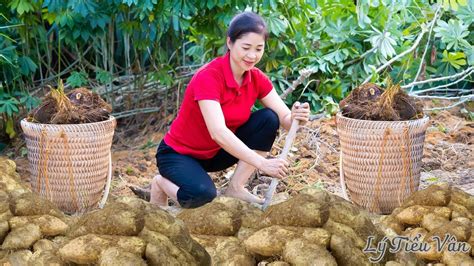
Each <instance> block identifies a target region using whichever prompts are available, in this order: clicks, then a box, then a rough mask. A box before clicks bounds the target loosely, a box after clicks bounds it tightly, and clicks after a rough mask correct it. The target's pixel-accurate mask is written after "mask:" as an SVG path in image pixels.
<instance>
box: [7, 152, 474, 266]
mask: <svg viewBox="0 0 474 266" xmlns="http://www.w3.org/2000/svg"><path fill="white" fill-rule="evenodd" d="M18 179H19V177H18V174H16V173H15V168H14V163H13V162H12V161H9V160H4V159H3V160H2V158H0V246H1V248H0V265H3V264H4V263H7V264H8V263H10V264H11V265H75V264H93V265H97V264H99V265H147V264H148V265H391V266H394V265H427V264H428V263H433V264H436V263H439V262H441V263H443V265H447V266H450V265H473V263H474V260H473V251H472V249H469V250H468V251H466V252H460V251H458V252H452V251H449V248H452V247H451V246H449V245H448V244H449V243H453V242H450V241H448V242H447V243H448V244H447V245H446V246H445V247H444V248H443V249H442V250H441V251H440V252H436V250H435V249H434V248H432V249H431V250H430V251H429V252H414V251H406V250H400V251H399V252H396V253H391V252H389V250H388V249H389V248H391V246H385V250H386V252H380V250H381V249H379V250H377V246H378V245H379V247H380V245H381V244H383V243H387V238H388V239H390V240H392V239H394V238H395V237H398V236H407V237H410V238H411V239H412V240H413V241H414V243H417V244H420V243H422V242H423V243H427V245H430V246H433V245H435V243H434V242H433V241H432V240H430V239H431V238H432V237H433V236H439V237H441V238H442V239H443V238H444V236H445V235H446V234H448V235H450V236H454V237H455V238H456V241H457V242H456V243H465V245H466V246H468V247H469V248H470V247H471V246H474V232H473V228H474V227H473V215H474V196H472V195H469V194H467V193H465V192H463V191H461V190H459V189H457V188H453V187H450V186H448V185H446V184H438V185H432V186H430V187H428V188H427V189H425V190H420V191H418V192H416V193H414V194H412V195H411V196H410V197H409V198H408V199H407V200H406V201H405V202H404V203H403V205H402V207H400V208H398V209H395V210H394V211H393V213H392V214H391V215H388V216H382V219H381V222H379V223H376V224H374V222H373V221H377V220H379V219H376V218H377V217H373V216H370V215H369V214H368V213H367V212H366V211H364V210H361V209H359V208H358V207H356V206H355V205H353V204H351V203H350V202H348V201H346V200H344V199H342V198H340V197H338V196H335V195H332V194H329V193H327V192H325V191H322V190H318V189H314V188H311V189H306V190H304V191H302V192H300V194H298V195H296V196H294V197H292V198H291V199H289V200H287V201H285V202H282V203H278V204H276V205H273V206H270V207H269V208H268V209H267V210H266V211H262V210H260V209H259V208H257V207H254V206H253V205H250V204H248V203H245V202H242V201H239V200H236V199H233V198H226V197H218V198H216V199H215V200H214V201H212V202H211V203H208V204H206V205H204V206H202V207H200V208H196V209H186V210H183V211H181V212H180V213H179V214H178V216H177V218H179V219H176V218H175V217H173V216H172V215H170V214H169V213H167V212H166V211H164V210H161V209H159V208H157V207H154V206H151V205H150V204H149V203H148V202H145V201H143V200H141V199H138V198H126V197H123V198H118V199H115V200H114V201H112V202H110V203H108V204H107V206H106V207H105V208H104V209H102V210H97V211H93V212H90V213H88V214H85V215H83V216H79V217H71V216H67V215H64V214H63V213H61V212H60V211H59V210H58V209H56V208H55V207H54V206H52V205H51V203H50V202H48V201H46V200H43V199H40V198H38V197H36V196H35V195H33V194H32V193H31V192H30V191H29V190H28V189H27V188H26V187H24V186H23V185H22V184H21V182H19V181H18ZM418 234H419V237H418V238H415V237H416V235H418ZM369 239H371V240H370V241H369ZM364 250H365V251H364ZM370 259H376V260H377V262H373V261H372V262H371V261H370Z"/></svg>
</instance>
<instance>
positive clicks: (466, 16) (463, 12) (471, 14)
mask: <svg viewBox="0 0 474 266" xmlns="http://www.w3.org/2000/svg"><path fill="white" fill-rule="evenodd" d="M455 14H456V17H457V18H459V20H461V21H464V23H466V24H467V25H470V24H472V23H474V0H469V2H468V3H467V4H466V6H465V7H461V8H460V9H459V10H458V11H456V12H455Z"/></svg>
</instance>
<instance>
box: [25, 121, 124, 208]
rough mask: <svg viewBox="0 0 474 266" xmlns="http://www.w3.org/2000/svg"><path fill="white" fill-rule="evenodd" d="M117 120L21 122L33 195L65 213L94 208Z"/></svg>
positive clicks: (105, 171)
mask: <svg viewBox="0 0 474 266" xmlns="http://www.w3.org/2000/svg"><path fill="white" fill-rule="evenodd" d="M115 125H116V120H115V118H113V117H110V118H109V119H108V120H106V121H101V122H96V123H87V124H68V125H55V124H38V123H31V122H28V121H26V120H25V119H23V120H22V121H21V127H22V129H23V131H24V133H25V139H26V145H27V148H28V161H29V164H30V184H31V188H32V190H33V191H34V192H36V193H38V194H39V195H40V196H41V197H43V198H46V199H48V200H50V201H52V202H53V203H54V204H56V206H58V208H59V209H61V210H62V211H64V212H66V213H76V212H86V211H89V210H91V209H94V208H95V207H97V203H98V202H99V200H100V198H101V195H102V191H103V189H104V186H105V183H106V178H107V173H108V171H109V169H108V168H109V156H110V148H111V146H112V138H113V135H114V129H115Z"/></svg>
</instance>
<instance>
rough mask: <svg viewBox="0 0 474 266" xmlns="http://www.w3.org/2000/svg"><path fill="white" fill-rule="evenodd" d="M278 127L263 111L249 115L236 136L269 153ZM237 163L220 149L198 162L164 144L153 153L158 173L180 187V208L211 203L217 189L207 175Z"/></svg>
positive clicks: (270, 113)
mask: <svg viewBox="0 0 474 266" xmlns="http://www.w3.org/2000/svg"><path fill="white" fill-rule="evenodd" d="M191 123H192V122H191ZM279 126H280V122H279V120H278V116H277V114H276V113H275V112H273V111H272V110H271V109H268V108H264V109H261V110H259V111H256V112H254V113H252V114H251V115H250V118H249V120H248V121H247V122H246V123H245V124H243V125H242V126H241V127H240V128H238V129H237V131H236V133H235V135H236V136H237V137H238V138H239V139H240V140H242V142H243V143H245V144H246V145H247V146H248V147H249V148H250V149H252V150H260V151H270V149H271V148H272V145H273V142H274V141H275V137H276V134H277V130H278V128H279ZM237 161H238V159H237V158H235V157H234V156H232V155H230V154H229V153H228V152H226V151H225V150H223V149H220V150H219V151H218V153H217V154H216V155H215V156H214V157H213V158H211V159H207V160H199V159H196V158H193V157H192V156H189V155H182V154H179V153H177V152H176V151H175V150H173V149H172V148H171V147H170V146H168V145H167V144H166V143H165V142H164V141H161V143H160V145H159V146H158V150H157V153H156V162H157V166H158V170H159V171H160V174H161V175H162V176H163V177H164V178H166V179H168V180H170V181H171V182H173V183H174V184H176V185H177V186H178V187H179V190H178V202H179V204H180V205H181V206H182V207H183V208H196V207H199V206H202V205H204V204H206V203H208V202H210V201H212V200H213V199H214V198H215V197H216V186H215V185H214V182H212V179H211V177H210V176H209V175H208V174H207V172H215V171H221V170H224V169H226V168H228V167H230V166H232V165H234V164H235V163H237Z"/></svg>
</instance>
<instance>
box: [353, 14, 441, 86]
mask: <svg viewBox="0 0 474 266" xmlns="http://www.w3.org/2000/svg"><path fill="white" fill-rule="evenodd" d="M431 23H435V20H433V21H431ZM430 26H431V25H430ZM426 32H427V30H426V29H425V28H422V29H421V33H420V35H418V38H416V40H415V42H414V43H413V45H412V46H411V47H410V48H409V49H408V50H406V51H403V52H402V53H400V54H398V55H396V56H394V57H393V58H392V59H390V60H389V61H387V62H386V63H385V64H383V65H382V66H380V67H379V68H377V69H376V70H375V74H376V73H379V72H380V71H382V70H384V69H385V68H386V67H388V66H390V65H391V64H392V63H393V62H395V61H397V60H398V59H400V58H402V57H404V56H405V55H407V54H409V53H411V52H412V51H413V50H415V48H416V47H417V46H418V45H419V44H420V42H421V39H423V36H424V35H425V33H426ZM372 75H373V74H372ZM372 75H370V76H369V77H367V78H366V79H365V80H364V82H362V84H365V83H367V82H369V80H370V79H371V78H372Z"/></svg>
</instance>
